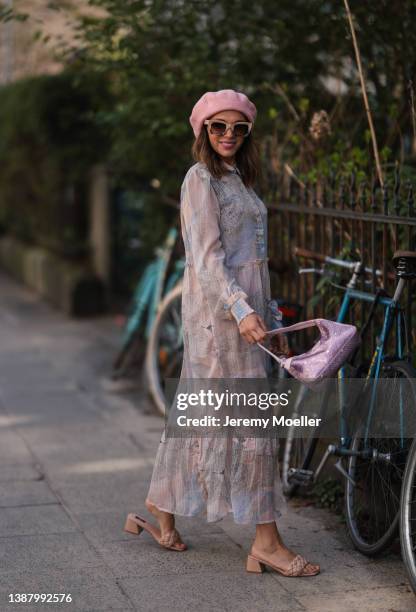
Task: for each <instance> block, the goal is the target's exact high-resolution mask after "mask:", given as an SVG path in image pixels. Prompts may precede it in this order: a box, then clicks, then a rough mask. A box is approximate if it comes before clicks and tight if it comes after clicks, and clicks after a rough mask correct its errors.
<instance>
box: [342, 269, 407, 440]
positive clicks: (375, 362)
mask: <svg viewBox="0 0 416 612" xmlns="http://www.w3.org/2000/svg"><path fill="white" fill-rule="evenodd" d="M404 283H405V281H404V280H403V279H400V280H399V283H398V285H397V289H396V292H395V294H394V296H393V298H390V297H386V296H381V297H379V296H376V295H375V294H373V293H367V292H365V291H359V290H356V289H354V288H350V287H347V289H346V291H345V294H344V298H343V300H342V303H341V307H340V310H339V313H338V317H337V321H338V322H339V323H343V322H344V321H345V319H346V316H347V314H348V311H349V308H350V304H351V302H352V301H354V300H359V301H363V302H368V303H374V301H375V300H376V299H377V300H378V303H379V304H380V305H382V306H383V307H384V321H383V327H382V330H381V334H380V338H379V341H378V343H377V346H376V348H375V351H374V353H373V355H372V358H371V361H370V366H369V369H368V372H367V375H366V382H365V388H367V386H368V384H369V381H370V380H371V379H375V382H374V383H373V387H372V391H371V400H370V406H369V410H368V413H367V421H366V426H365V440H367V437H368V432H369V429H370V424H371V419H372V415H373V409H374V405H375V401H376V397H377V380H378V378H379V374H380V368H381V364H382V363H383V360H384V359H385V356H386V355H385V347H386V344H387V341H388V338H389V335H390V332H391V329H392V326H393V323H394V321H395V322H396V355H395V358H397V359H402V358H403V357H404V353H403V343H402V329H403V328H402V320H403V309H402V308H401V307H400V305H399V299H400V295H401V293H402V290H403V287H404ZM338 378H339V380H340V397H341V400H340V429H339V439H340V442H341V448H345V449H346V448H348V447H349V445H350V442H351V438H350V435H349V434H350V432H349V431H348V424H347V419H346V416H345V411H346V405H345V400H344V401H343V398H345V393H343V383H342V381H343V380H344V379H345V367H342V368H341V369H340V370H339V372H338ZM400 425H401V426H400V431H401V439H402V440H403V407H402V405H401V406H400Z"/></svg>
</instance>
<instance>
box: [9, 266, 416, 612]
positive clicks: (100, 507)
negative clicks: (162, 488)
mask: <svg viewBox="0 0 416 612" xmlns="http://www.w3.org/2000/svg"><path fill="white" fill-rule="evenodd" d="M117 340H118V330H117V328H116V327H115V325H114V324H113V322H112V320H111V318H109V317H103V318H99V319H95V320H80V321H74V320H68V319H66V318H65V317H64V316H63V315H62V314H60V313H59V312H57V311H56V310H54V309H52V308H51V307H49V306H48V305H47V304H45V303H43V302H41V301H40V300H39V299H38V298H37V297H36V296H35V295H34V294H33V293H31V292H30V291H28V290H26V289H25V288H23V287H21V286H20V285H17V284H15V283H14V282H13V281H12V280H10V279H9V278H8V277H6V276H5V275H3V274H1V275H0V461H1V470H0V537H1V540H0V576H1V579H0V611H1V612H3V610H4V611H7V610H25V611H34V610H36V611H40V610H55V609H56V610H70V611H71V612H72V610H82V611H83V612H87V611H88V612H90V611H91V612H92V611H97V612H98V611H99V612H105V611H107V610H123V611H127V610H138V611H140V612H142V611H150V610H153V611H165V610H166V611H168V610H169V611H172V612H173V611H179V610H181V611H182V610H198V612H205V611H209V612H220V611H221V612H222V611H225V610H227V611H229V610H231V611H234V610H235V611H237V610H238V611H239V612H243V611H247V612H248V611H250V612H252V611H253V610H258V611H261V612H264V611H269V610H270V611H271V610H273V611H274V612H283V611H291V612H292V611H296V610H308V611H310V612H330V611H338V610H348V611H349V612H355V611H360V612H376V611H383V612H387V611H390V612H392V611H395V612H402V611H405V610H415V609H416V599H415V597H414V595H413V594H412V593H411V591H410V589H409V587H408V586H407V581H406V577H405V572H404V569H403V566H402V562H401V559H400V556H399V554H398V552H397V547H396V552H394V551H393V552H391V553H390V554H389V555H387V556H385V557H384V558H381V559H377V560H369V559H367V558H364V557H362V556H361V555H360V554H359V553H357V552H356V551H354V550H353V549H352V547H351V545H350V543H349V541H348V539H347V537H346V535H345V532H344V527H343V525H342V524H341V523H340V520H339V519H338V518H337V517H335V516H333V515H330V514H329V513H327V512H326V511H322V510H317V509H314V508H311V507H302V506H299V507H296V505H294V506H293V507H292V508H290V509H289V512H288V514H287V515H286V516H285V517H284V519H282V522H281V525H280V527H281V531H282V533H283V535H284V537H285V539H286V541H287V543H288V544H289V545H290V546H291V547H292V548H293V549H295V550H299V552H301V553H302V554H304V555H305V556H306V557H308V558H310V559H311V560H313V561H317V562H319V563H320V564H321V567H322V573H321V575H320V576H318V577H314V578H284V577H281V576H280V577H279V576H278V575H277V574H276V573H272V572H266V573H265V574H263V575H251V574H246V572H245V558H246V554H247V551H248V548H249V545H250V541H251V538H252V535H253V528H252V527H245V526H244V527H242V526H237V525H235V524H234V523H233V521H232V518H231V517H229V518H227V519H226V520H225V519H224V520H223V521H220V522H219V523H216V524H207V523H206V522H204V520H203V519H198V518H192V519H189V518H181V517H178V519H177V526H178V528H179V530H180V532H181V535H182V536H183V538H184V540H185V541H186V542H187V543H188V545H189V550H188V551H187V552H185V553H183V554H182V553H175V552H172V551H168V550H163V549H161V548H160V547H158V546H157V544H156V543H155V542H154V540H153V539H152V538H151V537H150V536H149V535H148V534H147V533H143V534H142V535H141V536H140V537H139V538H137V537H135V536H132V535H129V534H127V533H125V532H123V531H122V527H123V524H124V519H125V516H126V514H127V512H131V511H135V510H137V511H140V512H143V513H144V514H145V515H146V514H147V513H146V511H145V509H144V505H143V502H144V499H145V495H146V493H147V488H148V484H149V478H150V475H151V470H152V461H153V458H154V455H155V452H156V448H157V445H158V441H159V439H160V434H161V431H162V427H163V421H162V419H161V418H160V417H159V416H157V415H156V414H154V413H153V411H152V406H151V404H150V403H149V402H148V400H147V399H146V397H145V395H144V394H143V393H142V392H141V391H140V389H137V390H136V391H130V392H128V393H124V394H122V393H118V394H115V393H109V392H108V390H106V387H105V385H103V382H102V381H103V379H104V378H105V376H106V374H108V372H109V370H110V364H111V360H112V358H113V355H114V352H115V348H116V346H117ZM10 593H66V594H68V593H69V594H71V596H72V602H71V603H62V604H53V603H49V604H46V603H45V604H33V603H32V604H29V603H26V604H22V603H20V604H18V603H15V604H9V603H8V601H9V594H10Z"/></svg>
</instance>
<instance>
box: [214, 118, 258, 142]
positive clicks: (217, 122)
mask: <svg viewBox="0 0 416 612" xmlns="http://www.w3.org/2000/svg"><path fill="white" fill-rule="evenodd" d="M204 125H207V126H208V129H209V131H210V133H211V134H213V135H214V136H224V135H225V133H226V132H227V130H228V128H230V130H231V133H232V134H233V135H235V136H242V137H243V138H246V136H248V135H249V134H250V132H251V128H252V126H253V124H252V122H251V121H236V122H235V123H227V122H226V121H222V119H205V121H204Z"/></svg>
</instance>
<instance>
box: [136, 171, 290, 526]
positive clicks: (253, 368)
mask: <svg viewBox="0 0 416 612" xmlns="http://www.w3.org/2000/svg"><path fill="white" fill-rule="evenodd" d="M224 165H225V168H226V170H227V171H226V173H225V174H224V175H223V176H222V177H221V178H220V179H216V178H214V177H213V176H212V175H211V174H210V172H209V171H208V168H207V167H206V165H205V164H203V163H201V162H198V163H196V164H194V165H193V166H191V168H190V169H189V170H188V172H187V174H186V176H185V179H184V181H183V183H182V188H181V228H182V236H183V240H184V245H185V257H186V266H185V273H184V279H183V292H182V325H183V337H184V356H183V364H182V372H181V377H180V378H181V380H183V379H192V378H201V379H207V378H217V379H222V378H226V379H227V378H265V377H266V376H267V373H268V371H269V367H270V362H269V359H270V357H269V356H268V355H267V354H266V353H265V352H264V351H262V349H260V348H259V347H258V346H257V345H256V344H254V345H251V344H249V343H248V342H247V341H246V340H244V338H242V336H241V335H240V333H239V329H238V323H239V322H240V321H241V320H242V319H243V318H244V317H245V316H247V315H248V314H250V313H251V312H257V313H258V314H259V315H260V316H261V317H262V318H263V320H264V321H265V323H266V326H267V328H268V329H270V328H271V327H273V326H274V325H273V324H274V317H273V310H272V303H273V302H272V300H271V297H270V278H269V270H268V264H267V261H268V258H267V209H266V207H265V205H264V203H263V202H262V201H261V199H260V198H259V197H258V196H257V194H256V193H255V192H254V190H253V189H252V188H247V187H246V186H245V185H244V183H243V181H242V179H241V175H240V172H239V171H238V169H237V168H234V167H233V166H231V165H229V164H228V163H225V162H224ZM185 382H186V381H185ZM278 446H279V441H278V439H277V438H274V437H272V438H257V437H256V438H252V437H251V438H250V437H247V438H243V437H238V438H237V437H232V438H231V436H230V437H227V438H224V437H222V438H212V437H187V438H186V437H184V438H174V437H169V436H166V435H165V431H164V432H163V434H162V437H161V440H160V444H159V447H158V450H157V454H156V459H155V465H154V469H153V474H152V478H151V482H150V488H149V492H148V495H147V498H148V499H149V500H150V502H152V503H154V504H155V505H156V506H157V507H158V508H159V509H161V510H165V511H167V512H171V513H173V514H178V515H182V516H195V515H200V514H201V515H204V516H205V518H206V520H207V521H208V522H215V521H218V520H220V519H222V518H223V517H224V516H226V515H227V514H228V513H229V512H232V513H233V518H234V521H235V522H236V523H269V522H273V521H274V520H276V518H278V517H280V516H281V515H282V514H283V513H284V512H285V511H286V502H285V499H284V496H283V493H282V486H281V481H280V477H279V471H278V457H277V452H278Z"/></svg>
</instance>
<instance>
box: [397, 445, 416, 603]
mask: <svg viewBox="0 0 416 612" xmlns="http://www.w3.org/2000/svg"><path fill="white" fill-rule="evenodd" d="M415 526H416V440H413V443H412V446H411V448H410V451H409V454H408V457H407V463H406V469H405V472H404V476H403V485H402V496H401V502H400V543H401V549H402V558H403V561H404V564H405V567H406V571H407V575H408V577H409V581H410V586H411V587H412V589H413V591H414V592H415V593H416V531H415Z"/></svg>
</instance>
